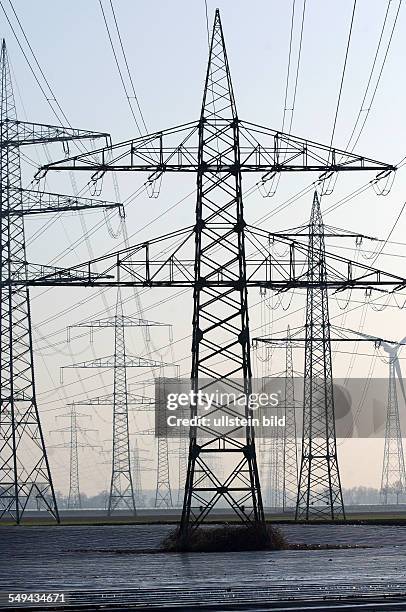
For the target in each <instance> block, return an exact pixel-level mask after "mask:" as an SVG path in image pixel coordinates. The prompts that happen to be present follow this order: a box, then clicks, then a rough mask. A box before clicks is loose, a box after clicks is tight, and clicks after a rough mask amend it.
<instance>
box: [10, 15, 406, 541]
mask: <svg viewBox="0 0 406 612" xmlns="http://www.w3.org/2000/svg"><path fill="white" fill-rule="evenodd" d="M49 170H58V171H60V170H69V171H72V170H77V171H86V172H90V173H91V175H92V177H93V180H95V181H96V180H98V179H99V178H101V177H102V176H103V175H104V174H105V173H106V172H117V171H119V172H126V171H131V172H146V173H148V181H149V183H150V184H151V185H154V184H155V183H157V182H158V181H160V180H161V177H162V174H163V173H165V172H177V173H180V172H187V173H190V172H195V173H196V176H197V203H196V217H195V223H194V226H193V227H192V228H191V227H190V226H189V227H186V228H183V229H180V230H177V231H174V232H171V233H169V234H167V235H165V236H161V237H158V238H156V239H154V240H149V241H146V242H143V243H141V244H139V245H134V246H132V247H129V248H127V249H123V250H121V251H118V252H116V253H108V254H107V255H105V256H103V257H100V258H98V259H97V260H93V261H90V262H86V263H85V264H83V265H77V266H74V267H72V268H70V269H69V271H70V273H71V274H73V273H74V272H76V273H79V272H80V273H82V274H87V275H88V278H87V281H86V280H80V279H72V280H71V281H68V279H66V278H65V279H62V280H60V279H58V278H57V277H56V275H53V276H51V275H48V276H47V277H45V276H44V275H41V274H40V273H38V274H32V275H31V276H30V279H29V281H28V282H29V284H30V285H33V286H48V285H54V284H59V285H61V284H68V283H69V284H73V285H78V286H79V285H82V286H84V285H85V286H93V287H95V286H104V287H108V286H116V287H117V286H133V287H134V286H135V287H150V288H152V287H190V288H191V289H192V290H193V331H192V368H191V379H192V390H193V391H195V392H198V391H199V390H202V389H204V390H205V391H208V390H210V388H211V389H213V384H212V385H211V387H208V386H207V385H208V384H210V383H207V380H209V381H211V382H212V383H213V382H214V387H215V385H216V384H217V383H221V384H222V385H223V390H224V392H228V391H229V392H230V393H235V394H236V396H237V399H239V398H240V399H242V400H244V399H245V400H246V398H247V396H248V395H249V394H250V390H251V347H250V332H249V322H248V298H247V296H248V289H249V288H251V287H262V288H269V289H272V290H278V291H281V290H283V291H286V290H287V289H293V288H301V289H307V288H308V286H309V284H311V286H312V288H316V287H317V286H320V283H321V281H320V279H317V278H316V275H314V276H313V277H312V278H313V280H312V279H311V278H310V279H306V278H304V277H303V274H302V272H301V267H302V266H303V265H304V263H305V261H306V260H307V257H308V252H309V251H312V248H313V247H309V246H308V245H307V244H305V243H302V241H301V240H292V239H291V238H290V237H289V236H288V235H286V234H284V235H281V234H280V235H278V234H273V233H271V232H268V231H266V230H264V229H262V228H257V227H254V226H249V225H247V223H246V220H245V217H244V208H243V196H242V174H243V173H245V172H248V173H252V172H254V173H262V179H261V181H262V183H263V184H264V183H266V181H268V180H270V179H271V178H272V177H273V176H274V175H275V173H279V172H296V171H299V172H318V173H321V179H322V180H323V179H326V178H328V177H329V176H331V173H335V172H341V171H349V170H351V171H356V170H360V171H361V170H362V171H366V170H369V171H376V172H378V173H380V174H379V176H382V175H383V174H384V173H386V174H387V173H388V172H392V171H394V170H395V167H394V166H391V165H388V164H384V163H382V162H377V161H375V160H372V159H369V158H366V157H361V156H359V155H355V154H353V153H347V152H345V151H340V150H338V149H336V148H332V147H331V146H325V145H322V144H318V143H315V142H313V141H309V140H304V139H301V138H297V137H295V136H292V135H291V134H284V133H282V132H279V131H275V130H272V129H270V128H266V127H263V126H260V125H256V124H254V123H251V122H247V121H243V120H242V119H240V118H239V117H238V114H237V109H236V104H235V98H234V92H233V87H232V84H231V76H230V69H229V64H228V58H227V53H226V48H225V43H224V36H223V30H222V25H221V21H220V13H219V11H218V10H217V11H216V14H215V19H214V25H213V31H212V36H211V44H210V52H209V61H208V67H207V73H206V80H205V86H204V93H203V103H202V107H201V113H200V118H199V119H198V120H197V121H194V122H191V123H188V124H183V125H181V126H177V127H174V128H172V129H168V130H164V131H161V132H156V133H154V134H148V135H146V136H141V137H139V138H136V139H131V140H129V141H126V142H123V143H118V144H115V145H112V146H109V147H105V148H102V149H99V150H98V151H95V152H92V155H90V154H80V155H77V156H75V157H71V158H67V159H64V160H61V161H59V162H55V163H51V164H47V165H46V166H43V167H42V168H41V170H40V173H39V174H38V176H42V175H44V174H46V172H48V171H49ZM377 180H378V179H377ZM175 241H176V244H175ZM272 241H273V242H275V241H276V242H278V243H280V244H282V245H285V246H286V245H287V246H289V249H288V253H289V254H288V257H287V258H286V259H285V260H283V261H278V260H276V261H275V260H274V259H273V258H272V257H271V252H270V244H271V242H272ZM246 242H247V243H249V245H250V248H251V247H252V246H254V251H253V253H248V254H247V253H246ZM191 251H192V252H193V251H194V257H193V259H191ZM162 253H164V255H163V254H162ZM332 266H335V270H337V272H336V274H334V275H332V278H331V280H328V281H327V285H326V286H325V287H324V288H331V289H348V288H350V287H351V288H354V287H359V288H361V287H363V288H365V286H368V287H371V286H382V285H391V286H396V287H399V286H403V283H404V279H403V278H401V277H397V276H396V275H393V274H388V273H384V272H382V271H378V270H377V269H376V268H373V267H371V266H366V265H364V264H360V263H357V262H351V261H350V260H347V259H345V258H343V257H339V256H334V258H333V262H332ZM67 273H68V271H66V274H67ZM13 283H14V284H15V283H17V281H13ZM246 404H247V402H246ZM196 412H197V408H196V409H193V411H192V416H194V415H195V414H196ZM225 412H227V414H228V415H230V416H236V417H241V414H240V412H239V411H238V410H234V409H233V406H229V405H217V406H216V407H215V413H217V414H214V413H213V415H214V416H222V415H223V414H224V413H225ZM245 415H246V416H247V417H250V416H251V415H252V412H251V411H250V409H249V407H247V409H246V413H245ZM210 457H215V458H217V457H218V458H220V459H225V460H226V461H224V462H223V465H222V468H223V473H220V471H218V470H217V468H211V467H210V465H216V464H211V463H210ZM219 502H225V503H226V504H227V505H228V506H229V507H230V508H231V510H232V512H233V513H235V514H236V515H237V516H238V517H239V519H240V521H241V522H242V523H243V524H245V525H250V524H251V525H252V524H262V523H263V521H264V512H263V505H262V497H261V489H260V483H259V476H258V467H257V458H256V447H255V439H254V430H253V428H252V426H251V425H250V424H249V423H248V425H247V426H245V425H244V426H242V427H241V428H239V429H238V428H237V429H236V428H234V427H230V428H228V429H227V430H226V431H224V430H223V431H216V430H213V429H211V428H205V427H204V426H203V425H202V426H200V425H199V426H197V427H196V428H192V429H191V432H190V442H189V458H188V468H187V477H186V486H185V496H184V502H183V511H182V519H181V534H182V535H183V536H186V535H187V534H188V532H189V531H190V530H191V529H195V528H197V527H198V526H199V525H200V524H201V523H203V522H204V521H205V519H206V518H207V517H208V515H209V514H210V512H211V511H212V510H213V508H215V507H216V506H217V505H218V503H219Z"/></svg>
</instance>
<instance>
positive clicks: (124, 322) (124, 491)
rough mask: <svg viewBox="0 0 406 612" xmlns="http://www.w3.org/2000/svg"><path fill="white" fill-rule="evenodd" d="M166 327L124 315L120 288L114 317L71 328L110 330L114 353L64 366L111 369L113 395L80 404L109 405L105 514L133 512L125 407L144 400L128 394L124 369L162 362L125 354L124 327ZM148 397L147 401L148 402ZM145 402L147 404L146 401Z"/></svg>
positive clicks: (140, 403)
mask: <svg viewBox="0 0 406 612" xmlns="http://www.w3.org/2000/svg"><path fill="white" fill-rule="evenodd" d="M144 326H145V327H152V326H155V327H169V326H168V325H167V324H165V323H157V322H155V321H147V320H145V319H137V318H134V317H129V316H127V315H124V312H123V302H122V298H121V291H120V289H119V290H118V291H117V302H116V312H115V315H114V317H107V318H105V319H98V320H95V321H87V322H85V323H79V324H76V325H73V326H72V327H89V328H91V329H95V328H96V329H97V328H98V329H100V328H103V327H107V328H113V329H114V355H112V356H110V357H103V358H98V359H93V360H90V361H85V362H82V363H76V364H72V365H70V366H65V367H68V368H112V369H113V394H112V395H110V396H103V397H102V398H91V399H89V400H81V401H80V402H77V403H80V404H81V405H108V404H110V405H112V406H113V452H112V469H111V483H110V494H109V504H108V515H111V514H112V513H113V512H114V511H115V510H118V509H128V510H130V511H131V512H133V513H134V514H135V513H136V504H135V497H134V487H133V475H132V469H131V456H130V439H129V423H128V406H129V404H130V403H131V404H134V405H135V406H137V405H140V406H141V407H143V406H144V405H145V402H144V401H143V400H144V399H148V398H142V397H139V396H131V397H129V392H128V387H127V368H133V367H137V368H162V367H164V366H165V365H168V364H164V363H163V362H162V361H157V360H155V359H145V358H143V357H131V356H129V355H128V354H127V350H126V341H125V328H126V327H144ZM151 401H152V400H149V402H151ZM147 405H149V403H147Z"/></svg>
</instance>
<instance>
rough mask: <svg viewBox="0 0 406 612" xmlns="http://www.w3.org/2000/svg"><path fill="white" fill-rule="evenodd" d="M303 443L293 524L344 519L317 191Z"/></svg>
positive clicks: (311, 246)
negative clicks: (314, 518)
mask: <svg viewBox="0 0 406 612" xmlns="http://www.w3.org/2000/svg"><path fill="white" fill-rule="evenodd" d="M307 283H308V285H309V286H308V288H307V300H306V323H305V366H304V396H303V440H302V458H301V465H300V475H299V489H298V497H297V506H296V519H306V520H307V519H309V518H310V517H311V516H313V517H319V518H331V519H336V518H340V517H345V513H344V504H343V497H342V491H341V482H340V473H339V469H338V461H337V443H336V432H335V416H334V395H333V373H332V363H331V339H330V320H329V310H328V293H327V284H326V283H327V269H326V253H325V244H324V224H323V219H322V215H321V210H320V202H319V198H318V195H317V192H315V194H314V198H313V206H312V212H311V217H310V225H309V252H308V271H307Z"/></svg>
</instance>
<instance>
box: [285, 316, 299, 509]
mask: <svg viewBox="0 0 406 612" xmlns="http://www.w3.org/2000/svg"><path fill="white" fill-rule="evenodd" d="M286 337H287V341H286V359H285V361H286V363H285V366H286V367H285V397H284V403H283V408H284V414H285V427H284V436H283V454H282V456H283V470H282V474H283V477H282V478H283V485H282V509H283V510H286V508H290V507H294V506H295V503H296V495H297V487H298V465H297V464H298V461H297V432H296V403H295V381H294V369H293V351H292V348H293V347H292V340H291V335H290V327H289V325H288V329H287V334H286Z"/></svg>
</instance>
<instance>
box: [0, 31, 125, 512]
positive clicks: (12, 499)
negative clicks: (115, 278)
mask: <svg viewBox="0 0 406 612" xmlns="http://www.w3.org/2000/svg"><path fill="white" fill-rule="evenodd" d="M0 78H1V91H0V206H1V235H0V241H1V245H0V253H1V255H0V266H1V290H0V291H1V294H0V369H1V373H0V380H1V382H0V385H1V389H0V393H1V398H0V402H1V406H0V516H3V515H4V514H9V515H11V516H12V518H13V519H14V520H15V521H16V522H17V523H19V522H20V521H21V519H22V516H23V514H24V511H25V509H26V507H27V504H29V502H30V499H31V498H34V497H35V498H36V499H37V501H38V502H39V505H40V506H42V507H44V508H46V509H47V510H48V511H49V512H50V513H51V514H52V515H53V516H54V517H55V519H56V520H58V521H59V515H58V509H57V505H56V500H55V493H54V487H53V483H52V478H51V473H50V468H49V462H48V457H47V453H46V449H45V443H44V436H43V432H42V428H41V423H40V417H39V413H38V405H37V398H36V390H35V376H34V356H33V344H32V323H31V310H30V294H29V289H28V287H27V286H21V287H17V288H15V287H14V288H12V287H11V285H10V284H9V283H10V280H11V279H13V278H20V279H22V280H23V281H25V280H26V279H27V275H28V264H27V257H26V246H25V229H24V216H25V215H33V214H40V213H47V212H48V213H49V212H60V211H65V210H79V209H85V208H90V207H92V206H94V207H99V206H103V205H104V203H102V202H101V201H94V202H93V201H92V200H89V199H82V198H73V197H71V196H62V195H59V194H52V193H45V192H36V191H33V190H28V189H27V190H26V189H22V181H21V163H20V147H23V146H27V145H35V144H47V143H52V142H65V141H69V140H75V139H86V138H98V137H100V136H103V137H105V136H107V135H105V134H104V135H101V134H95V133H92V132H86V131H83V130H75V129H73V128H70V127H68V128H65V127H62V126H52V125H42V124H36V123H27V122H23V121H17V116H16V107H15V101H14V94H13V86H12V81H11V74H10V68H9V62H8V56H7V50H6V43H5V41H4V40H3V41H2V45H1V56H0ZM106 205H107V204H106ZM114 206H117V205H116V204H114ZM43 269H44V271H45V269H46V268H45V267H44V268H43ZM49 269H50V268H49Z"/></svg>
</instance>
